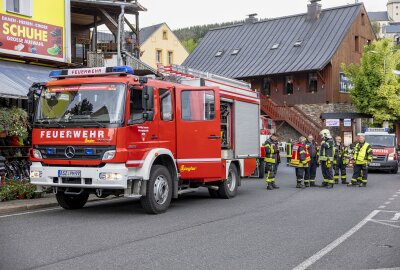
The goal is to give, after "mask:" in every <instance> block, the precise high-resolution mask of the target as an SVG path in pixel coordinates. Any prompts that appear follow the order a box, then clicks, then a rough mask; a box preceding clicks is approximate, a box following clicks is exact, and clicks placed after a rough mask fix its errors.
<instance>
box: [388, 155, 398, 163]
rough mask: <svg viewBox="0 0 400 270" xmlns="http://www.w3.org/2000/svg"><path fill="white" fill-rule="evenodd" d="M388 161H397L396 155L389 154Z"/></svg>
mask: <svg viewBox="0 0 400 270" xmlns="http://www.w3.org/2000/svg"><path fill="white" fill-rule="evenodd" d="M388 160H389V161H391V160H397V158H396V153H391V154H389V156H388Z"/></svg>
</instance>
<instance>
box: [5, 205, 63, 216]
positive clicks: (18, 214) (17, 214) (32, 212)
mask: <svg viewBox="0 0 400 270" xmlns="http://www.w3.org/2000/svg"><path fill="white" fill-rule="evenodd" d="M57 209H61V208H60V207H55V208H49V209H42V210H36V211H28V212H22V213H16V214H9V215H4V216H0V218H7V217H15V216H23V215H29V214H35V213H40V212H48V211H54V210H57Z"/></svg>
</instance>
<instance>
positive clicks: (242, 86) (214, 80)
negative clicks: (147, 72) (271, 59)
mask: <svg viewBox="0 0 400 270" xmlns="http://www.w3.org/2000/svg"><path fill="white" fill-rule="evenodd" d="M158 71H159V73H161V74H163V75H164V76H166V79H167V80H168V79H169V78H168V76H169V77H170V78H171V79H172V80H173V81H176V82H178V83H182V84H186V83H187V82H188V81H190V80H191V79H203V80H205V81H207V82H208V83H207V85H208V86H211V85H213V86H218V87H219V88H221V89H223V90H227V91H232V90H235V91H240V92H242V94H243V92H247V94H249V92H251V93H252V96H253V97H256V98H258V97H259V96H258V93H256V92H255V91H253V90H252V89H251V84H250V83H248V82H245V81H241V80H236V79H232V78H228V77H224V76H220V75H217V74H213V73H210V72H204V71H200V70H196V69H193V68H189V67H185V66H179V65H168V66H162V65H161V66H158Z"/></svg>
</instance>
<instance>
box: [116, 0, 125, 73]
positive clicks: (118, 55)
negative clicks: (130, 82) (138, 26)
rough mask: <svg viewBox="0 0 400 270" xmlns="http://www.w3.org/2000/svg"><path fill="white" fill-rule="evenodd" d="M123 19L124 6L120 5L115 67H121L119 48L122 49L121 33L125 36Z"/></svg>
mask: <svg viewBox="0 0 400 270" xmlns="http://www.w3.org/2000/svg"><path fill="white" fill-rule="evenodd" d="M124 17H125V6H123V5H121V14H119V16H118V35H117V39H118V41H117V65H118V66H121V62H122V54H121V48H122V44H123V42H122V39H123V38H124V35H123V36H121V32H122V33H123V34H125V31H124Z"/></svg>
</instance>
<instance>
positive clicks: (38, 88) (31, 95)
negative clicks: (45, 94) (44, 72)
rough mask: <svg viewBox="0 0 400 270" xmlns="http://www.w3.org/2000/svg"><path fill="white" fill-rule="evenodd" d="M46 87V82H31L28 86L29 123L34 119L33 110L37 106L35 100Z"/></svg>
mask: <svg viewBox="0 0 400 270" xmlns="http://www.w3.org/2000/svg"><path fill="white" fill-rule="evenodd" d="M45 87H46V83H44V82H41V83H33V84H32V86H31V87H30V88H29V92H28V95H27V96H28V115H29V123H30V124H33V122H34V121H35V117H34V115H35V111H36V106H37V100H38V98H39V97H40V94H41V92H42V91H43V89H44V88H45Z"/></svg>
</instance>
